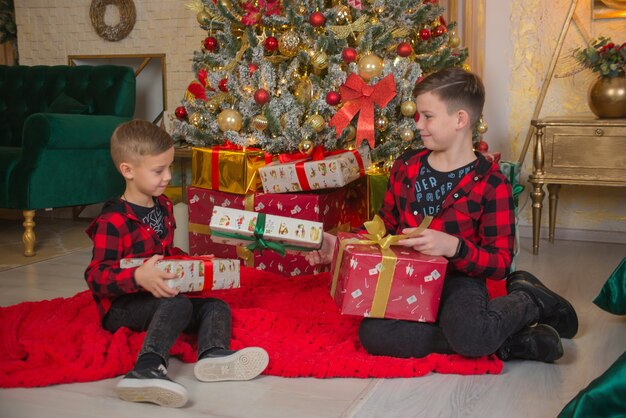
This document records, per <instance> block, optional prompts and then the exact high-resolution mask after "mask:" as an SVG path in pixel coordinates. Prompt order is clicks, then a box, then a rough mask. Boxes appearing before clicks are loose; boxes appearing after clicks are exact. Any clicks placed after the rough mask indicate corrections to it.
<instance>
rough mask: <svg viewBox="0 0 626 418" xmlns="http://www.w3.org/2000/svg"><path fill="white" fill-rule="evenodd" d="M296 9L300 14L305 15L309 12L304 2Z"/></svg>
mask: <svg viewBox="0 0 626 418" xmlns="http://www.w3.org/2000/svg"><path fill="white" fill-rule="evenodd" d="M296 11H297V13H298V14H299V15H300V16H304V15H306V14H307V13H308V10H307V8H306V6H305V5H303V4H301V5H300V6H298V9H297V10H296Z"/></svg>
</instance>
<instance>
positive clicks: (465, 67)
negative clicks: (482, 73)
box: [461, 62, 472, 73]
mask: <svg viewBox="0 0 626 418" xmlns="http://www.w3.org/2000/svg"><path fill="white" fill-rule="evenodd" d="M461 68H463V69H464V70H465V71H467V72H468V73H469V72H471V71H472V67H470V65H469V64H468V63H466V62H465V63H463V65H461Z"/></svg>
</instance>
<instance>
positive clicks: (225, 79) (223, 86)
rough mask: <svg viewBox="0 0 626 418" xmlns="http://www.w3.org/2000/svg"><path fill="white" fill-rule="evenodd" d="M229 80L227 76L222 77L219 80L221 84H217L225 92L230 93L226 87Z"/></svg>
mask: <svg viewBox="0 0 626 418" xmlns="http://www.w3.org/2000/svg"><path fill="white" fill-rule="evenodd" d="M227 82H228V79H227V78H222V79H221V80H220V82H219V84H218V85H217V87H218V88H219V89H220V90H221V91H223V92H224V93H228V87H226V83H227Z"/></svg>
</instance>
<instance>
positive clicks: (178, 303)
mask: <svg viewBox="0 0 626 418" xmlns="http://www.w3.org/2000/svg"><path fill="white" fill-rule="evenodd" d="M161 304H164V305H168V306H170V307H171V309H173V310H175V311H176V315H177V316H181V317H188V318H191V313H192V312H193V305H192V304H191V301H190V300H189V298H187V297H185V296H183V295H176V296H174V297H172V298H162V299H161Z"/></svg>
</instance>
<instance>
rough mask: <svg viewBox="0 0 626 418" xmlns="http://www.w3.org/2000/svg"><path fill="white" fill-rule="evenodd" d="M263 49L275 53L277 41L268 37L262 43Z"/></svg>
mask: <svg viewBox="0 0 626 418" xmlns="http://www.w3.org/2000/svg"><path fill="white" fill-rule="evenodd" d="M263 47H264V48H265V50H266V51H268V52H274V51H276V50H277V49H278V39H276V38H274V37H273V36H268V37H267V38H265V41H263Z"/></svg>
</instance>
